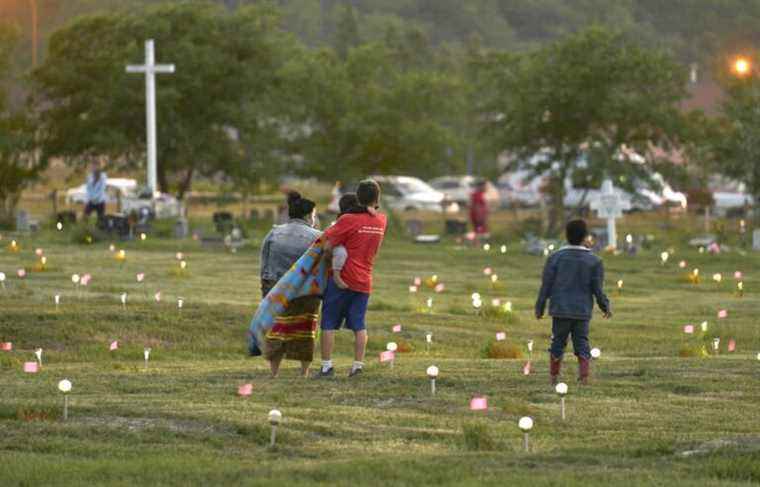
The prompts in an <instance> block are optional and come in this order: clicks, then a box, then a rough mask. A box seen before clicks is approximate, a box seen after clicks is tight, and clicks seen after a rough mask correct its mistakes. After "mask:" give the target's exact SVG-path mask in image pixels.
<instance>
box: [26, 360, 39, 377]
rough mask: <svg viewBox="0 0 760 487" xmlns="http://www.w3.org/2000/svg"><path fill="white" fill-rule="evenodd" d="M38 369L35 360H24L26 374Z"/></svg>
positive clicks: (33, 372) (35, 371) (34, 372)
mask: <svg viewBox="0 0 760 487" xmlns="http://www.w3.org/2000/svg"><path fill="white" fill-rule="evenodd" d="M38 370H39V366H38V365H37V362H24V372H26V373H27V374H36V373H37V371H38Z"/></svg>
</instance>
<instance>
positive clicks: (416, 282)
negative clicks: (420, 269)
mask: <svg viewBox="0 0 760 487" xmlns="http://www.w3.org/2000/svg"><path fill="white" fill-rule="evenodd" d="M414 285H415V286H417V287H420V286H422V278H421V277H415V278H414Z"/></svg>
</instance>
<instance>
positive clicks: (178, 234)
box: [174, 217, 190, 239]
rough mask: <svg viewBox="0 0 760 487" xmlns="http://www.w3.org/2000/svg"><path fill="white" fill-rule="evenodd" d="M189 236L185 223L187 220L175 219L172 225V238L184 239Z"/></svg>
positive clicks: (186, 223)
mask: <svg viewBox="0 0 760 487" xmlns="http://www.w3.org/2000/svg"><path fill="white" fill-rule="evenodd" d="M188 235H190V225H189V224H188V222H187V218H184V217H180V218H177V222H176V223H175V224H174V238H177V239H184V238H187V236H188Z"/></svg>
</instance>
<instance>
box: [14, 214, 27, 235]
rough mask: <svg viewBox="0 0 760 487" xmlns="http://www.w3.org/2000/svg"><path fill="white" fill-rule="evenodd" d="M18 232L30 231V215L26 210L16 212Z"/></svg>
mask: <svg viewBox="0 0 760 487" xmlns="http://www.w3.org/2000/svg"><path fill="white" fill-rule="evenodd" d="M16 230H18V231H19V232H28V231H29V213H27V212H26V210H18V211H17V212H16Z"/></svg>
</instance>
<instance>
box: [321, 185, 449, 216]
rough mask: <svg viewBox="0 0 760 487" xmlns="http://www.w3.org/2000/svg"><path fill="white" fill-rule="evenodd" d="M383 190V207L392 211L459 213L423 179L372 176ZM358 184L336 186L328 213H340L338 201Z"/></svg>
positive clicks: (441, 194)
mask: <svg viewBox="0 0 760 487" xmlns="http://www.w3.org/2000/svg"><path fill="white" fill-rule="evenodd" d="M372 179H374V180H375V181H377V182H378V183H379V184H380V187H381V188H382V197H381V202H380V203H381V205H382V206H384V207H385V208H387V209H389V210H392V211H433V212H442V211H444V206H445V207H446V208H445V210H446V211H447V212H457V211H459V205H458V204H457V203H446V204H444V194H443V193H441V192H440V191H437V190H435V189H433V188H432V187H431V186H430V185H429V184H427V183H426V182H424V181H422V180H421V179H418V178H415V177H410V176H372ZM355 189H356V183H349V184H343V185H341V186H336V187H335V189H334V190H333V196H332V200H331V201H330V204H329V205H328V206H327V209H328V211H330V212H332V213H337V212H338V200H340V197H341V196H342V195H344V194H345V193H348V192H350V191H354V190H355Z"/></svg>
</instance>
